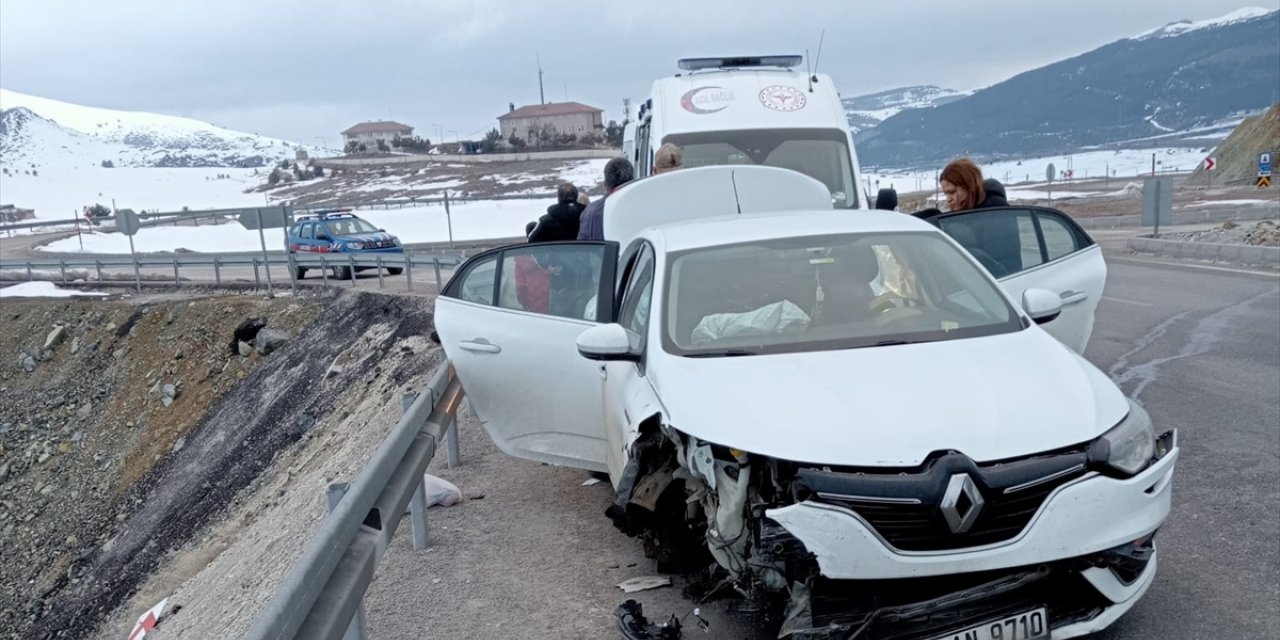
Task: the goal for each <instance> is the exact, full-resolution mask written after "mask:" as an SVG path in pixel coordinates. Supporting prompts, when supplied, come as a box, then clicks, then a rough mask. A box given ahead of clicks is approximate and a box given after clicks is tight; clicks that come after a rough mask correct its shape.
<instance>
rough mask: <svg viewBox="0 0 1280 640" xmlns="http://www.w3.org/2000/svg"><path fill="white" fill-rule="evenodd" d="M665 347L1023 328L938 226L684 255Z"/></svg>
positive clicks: (716, 349)
mask: <svg viewBox="0 0 1280 640" xmlns="http://www.w3.org/2000/svg"><path fill="white" fill-rule="evenodd" d="M667 269H668V273H669V274H670V277H669V278H667V284H666V293H665V298H666V305H665V306H666V311H665V312H664V314H663V315H664V317H663V322H664V327H663V345H664V349H666V351H667V352H669V353H673V354H676V355H682V356H701V357H709V356H739V355H756V354H773V353H788V352H796V351H820V350H830V349H848V348H858V347H874V346H887V345H894V344H903V343H915V342H936V341H942V340H955V339H961V338H970V337H977V336H986V335H993V334H997V333H1007V332H1012V331H1018V330H1020V329H1022V328H1023V326H1024V325H1023V324H1022V320H1021V318H1020V317H1019V315H1018V314H1017V312H1016V311H1015V310H1014V309H1013V308H1012V307H1011V306H1010V305H1009V303H1008V302H1007V300H1006V299H1005V297H1004V296H1003V295H1001V293H1000V291H999V290H998V289H997V285H996V284H995V283H994V282H992V281H991V279H990V278H989V277H988V276H987V275H985V274H983V273H982V272H981V271H980V270H979V268H978V267H977V266H975V265H974V264H973V263H972V262H971V261H969V260H968V259H967V258H966V257H965V256H964V254H963V253H961V251H960V250H959V249H957V248H956V247H955V246H954V245H952V244H951V243H949V242H947V241H946V240H945V239H944V238H943V237H942V236H941V234H938V233H935V232H927V231H925V232H901V233H874V234H849V235H834V236H814V237H802V238H783V239H776V240H764V241H759V242H752V243H747V244H736V245H726V246H719V247H708V248H700V249H693V250H689V251H683V252H679V253H674V254H672V255H671V256H670V257H669V258H668V264H667Z"/></svg>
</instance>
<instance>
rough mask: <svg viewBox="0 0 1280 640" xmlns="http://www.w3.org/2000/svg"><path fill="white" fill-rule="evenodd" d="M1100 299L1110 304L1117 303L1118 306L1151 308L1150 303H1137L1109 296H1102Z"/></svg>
mask: <svg viewBox="0 0 1280 640" xmlns="http://www.w3.org/2000/svg"><path fill="white" fill-rule="evenodd" d="M1102 299H1103V300H1107V301H1110V302H1119V303H1120V304H1132V305H1137V306H1139V307H1150V306H1151V303H1150V302H1138V301H1137V300H1125V299H1124V298H1112V297H1111V296H1102Z"/></svg>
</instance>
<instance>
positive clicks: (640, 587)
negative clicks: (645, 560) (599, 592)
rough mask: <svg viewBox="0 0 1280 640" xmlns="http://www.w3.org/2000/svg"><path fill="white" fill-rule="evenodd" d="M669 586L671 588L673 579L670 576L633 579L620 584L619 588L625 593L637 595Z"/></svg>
mask: <svg viewBox="0 0 1280 640" xmlns="http://www.w3.org/2000/svg"><path fill="white" fill-rule="evenodd" d="M669 586H671V578H670V577H668V576H640V577H639V578H632V579H630V580H624V581H623V582H619V583H618V588H619V589H622V590H623V591H624V592H625V593H635V592H636V591H646V590H649V589H657V588H658V587H669Z"/></svg>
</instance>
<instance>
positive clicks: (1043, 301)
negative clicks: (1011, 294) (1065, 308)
mask: <svg viewBox="0 0 1280 640" xmlns="http://www.w3.org/2000/svg"><path fill="white" fill-rule="evenodd" d="M1022 310H1023V311H1026V312H1027V315H1029V316H1031V319H1032V320H1035V321H1036V324H1045V323H1047V322H1053V321H1054V319H1056V318H1057V317H1058V316H1059V315H1061V314H1062V298H1061V297H1060V296H1059V295H1058V294H1056V293H1054V292H1052V291H1049V290H1047V289H1027V290H1026V291H1023V292H1022Z"/></svg>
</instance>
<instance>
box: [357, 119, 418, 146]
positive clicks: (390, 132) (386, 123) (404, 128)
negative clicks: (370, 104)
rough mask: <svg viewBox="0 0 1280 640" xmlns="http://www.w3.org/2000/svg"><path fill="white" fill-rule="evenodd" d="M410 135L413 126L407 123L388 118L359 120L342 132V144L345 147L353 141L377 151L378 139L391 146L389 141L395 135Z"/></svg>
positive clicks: (405, 136)
mask: <svg viewBox="0 0 1280 640" xmlns="http://www.w3.org/2000/svg"><path fill="white" fill-rule="evenodd" d="M412 135H413V127H411V126H409V125H407V124H400V123H399V122H392V121H390V120H378V121H371V122H361V123H360V124H357V125H355V126H353V127H351V128H350V129H347V130H346V131H343V132H342V146H343V147H346V146H347V145H348V144H351V143H353V142H354V143H356V144H357V145H359V144H360V143H364V145H365V147H366V149H367V150H368V151H377V150H378V141H379V140H381V141H382V142H385V143H387V146H391V141H392V140H394V139H395V138H396V136H400V137H401V138H408V137H411V136H412Z"/></svg>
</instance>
